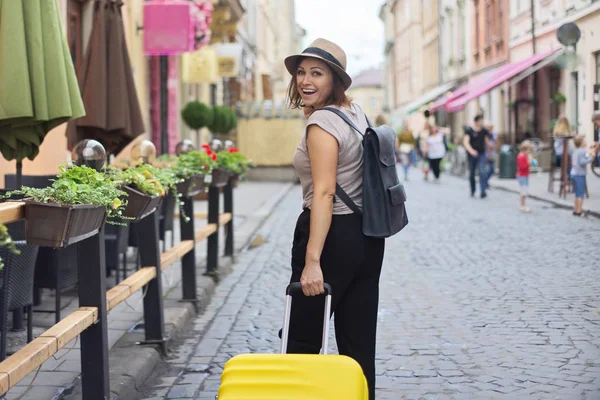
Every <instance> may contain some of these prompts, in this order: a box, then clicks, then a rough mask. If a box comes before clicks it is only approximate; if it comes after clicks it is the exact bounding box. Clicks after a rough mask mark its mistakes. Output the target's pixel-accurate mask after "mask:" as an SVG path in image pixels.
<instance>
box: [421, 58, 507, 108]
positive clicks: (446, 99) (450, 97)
mask: <svg viewBox="0 0 600 400" xmlns="http://www.w3.org/2000/svg"><path fill="white" fill-rule="evenodd" d="M503 67H505V66H502V67H498V68H496V69H493V70H491V71H486V72H483V73H481V74H479V75H477V76H475V77H473V78H471V79H469V81H468V82H466V83H465V84H463V85H461V86H459V87H458V88H457V89H456V90H454V91H453V92H451V93H448V94H447V95H445V96H443V97H440V98H439V99H438V100H437V101H436V102H435V103H433V105H432V106H431V107H429V111H431V112H434V111H438V110H440V109H442V108H445V107H446V105H447V104H448V103H450V102H451V101H454V100H456V99H458V98H460V97H462V96H464V95H465V94H467V93H469V91H470V90H472V89H474V88H476V87H477V85H482V84H483V82H486V81H487V80H489V79H490V78H491V77H493V76H494V74H495V73H497V71H498V70H499V69H500V68H503Z"/></svg>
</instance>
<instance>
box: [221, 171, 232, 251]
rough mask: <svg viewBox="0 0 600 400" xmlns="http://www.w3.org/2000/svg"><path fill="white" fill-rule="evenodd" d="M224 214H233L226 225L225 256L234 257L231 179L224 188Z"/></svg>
mask: <svg viewBox="0 0 600 400" xmlns="http://www.w3.org/2000/svg"><path fill="white" fill-rule="evenodd" d="M223 212H226V213H231V220H230V221H229V222H228V223H227V224H226V225H225V232H226V233H225V234H226V236H225V255H226V256H231V257H233V253H234V249H233V183H232V180H231V179H229V182H227V186H225V187H224V188H223Z"/></svg>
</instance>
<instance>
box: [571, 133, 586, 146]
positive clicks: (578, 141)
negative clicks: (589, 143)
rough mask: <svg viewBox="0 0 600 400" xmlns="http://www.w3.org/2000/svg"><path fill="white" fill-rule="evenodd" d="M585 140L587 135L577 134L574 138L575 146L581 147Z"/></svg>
mask: <svg viewBox="0 0 600 400" xmlns="http://www.w3.org/2000/svg"><path fill="white" fill-rule="evenodd" d="M584 140H585V137H584V136H583V135H579V136H575V138H574V139H573V144H575V147H577V148H580V147H581V145H582V144H583V141H584Z"/></svg>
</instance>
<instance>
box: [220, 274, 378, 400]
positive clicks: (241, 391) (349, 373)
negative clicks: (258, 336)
mask: <svg viewBox="0 0 600 400" xmlns="http://www.w3.org/2000/svg"><path fill="white" fill-rule="evenodd" d="M325 292H326V293H325V295H326V301H325V313H324V318H323V342H322V348H321V353H322V354H323V355H314V354H285V353H286V350H287V342H288V334H289V328H290V323H289V318H290V311H291V307H292V295H293V294H296V293H302V287H301V286H300V283H291V284H290V285H289V286H288V287H287V289H286V302H285V316H284V322H283V332H282V335H281V336H282V340H281V354H241V355H238V356H235V357H233V358H232V359H231V360H229V361H228V362H227V364H225V370H224V371H223V375H222V376H221V387H220V388H219V394H218V396H217V399H218V400H368V399H369V390H368V387H367V380H366V379H365V376H364V374H363V372H362V369H361V367H360V365H359V364H358V363H357V362H356V361H354V360H353V359H352V358H350V357H346V356H339V355H327V345H328V343H329V314H330V311H331V287H330V286H329V285H328V284H325Z"/></svg>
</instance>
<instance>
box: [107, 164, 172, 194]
mask: <svg viewBox="0 0 600 400" xmlns="http://www.w3.org/2000/svg"><path fill="white" fill-rule="evenodd" d="M157 171H158V169H157V168H155V167H153V166H152V165H148V164H140V165H138V166H136V167H133V168H127V169H124V170H122V169H119V168H115V167H110V166H109V167H107V168H106V171H105V173H106V175H107V176H108V177H109V178H110V179H111V180H113V181H115V182H117V183H118V184H120V186H129V187H132V188H134V189H137V190H139V191H140V192H142V193H144V194H146V195H148V196H161V197H162V196H164V195H165V192H166V190H165V187H164V185H163V184H162V182H161V181H160V179H158V177H157V176H156V173H157Z"/></svg>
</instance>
